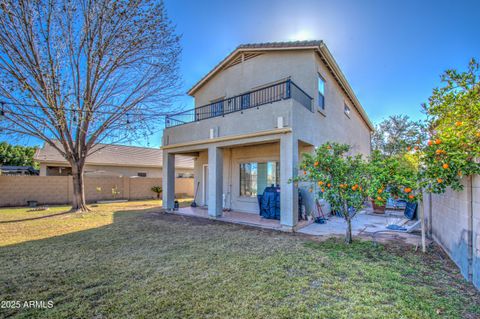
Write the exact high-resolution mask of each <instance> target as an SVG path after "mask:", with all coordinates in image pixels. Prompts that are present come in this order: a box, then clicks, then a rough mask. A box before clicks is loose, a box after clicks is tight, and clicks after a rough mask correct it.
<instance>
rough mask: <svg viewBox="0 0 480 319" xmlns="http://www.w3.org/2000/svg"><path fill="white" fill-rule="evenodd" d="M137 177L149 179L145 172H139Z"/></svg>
mask: <svg viewBox="0 0 480 319" xmlns="http://www.w3.org/2000/svg"><path fill="white" fill-rule="evenodd" d="M137 176H138V177H147V173H145V172H138V173H137Z"/></svg>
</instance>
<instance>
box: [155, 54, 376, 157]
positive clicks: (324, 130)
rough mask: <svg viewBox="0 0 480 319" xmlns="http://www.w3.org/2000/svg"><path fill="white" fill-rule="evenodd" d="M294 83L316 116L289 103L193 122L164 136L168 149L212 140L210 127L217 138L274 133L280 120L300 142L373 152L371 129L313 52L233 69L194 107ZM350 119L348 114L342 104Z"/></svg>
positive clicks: (199, 93) (260, 60)
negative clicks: (321, 89) (321, 92)
mask: <svg viewBox="0 0 480 319" xmlns="http://www.w3.org/2000/svg"><path fill="white" fill-rule="evenodd" d="M318 74H320V75H321V76H322V77H323V78H324V79H325V82H326V83H325V105H326V106H325V111H323V112H322V113H320V112H319V111H317V105H318V101H317V98H318V94H317V76H318ZM289 77H290V78H291V79H292V80H293V82H294V83H296V84H297V85H298V86H299V87H300V88H302V89H303V90H305V91H306V92H307V93H308V94H309V95H310V96H312V97H313V98H314V101H313V105H314V112H310V111H308V110H307V109H306V108H305V107H303V106H302V105H301V104H299V103H298V102H297V101H295V100H293V99H290V100H284V101H280V102H275V103H272V104H267V105H263V106H260V108H259V109H257V108H253V109H249V110H245V111H243V112H236V113H232V114H228V115H226V116H225V117H216V118H212V119H207V120H202V121H200V122H196V123H190V124H186V125H182V126H178V127H172V128H168V129H166V130H165V131H164V136H165V139H164V145H167V144H168V145H172V144H176V143H184V142H188V141H194V140H202V139H208V137H209V131H210V129H212V128H215V129H218V134H219V135H218V136H219V137H222V136H229V135H236V134H248V133H252V132H258V131H263V130H269V129H274V128H276V125H277V118H278V117H283V118H284V125H285V126H288V127H291V128H292V129H293V132H294V134H295V135H296V137H297V138H298V139H300V140H302V141H305V142H307V143H310V144H312V145H315V146H318V145H321V144H323V143H325V142H326V141H336V142H339V143H347V144H350V145H351V146H352V151H353V153H362V154H364V155H368V154H369V153H370V129H369V128H368V126H367V124H366V123H365V121H364V120H363V119H362V117H361V116H360V113H359V112H358V111H357V110H356V108H355V107H354V106H353V105H352V103H351V102H350V101H349V99H348V97H347V95H346V94H345V93H344V92H343V90H342V89H341V87H340V86H339V84H338V83H337V82H336V80H335V79H334V77H333V76H332V75H331V73H330V72H329V71H328V69H327V68H326V66H325V65H324V64H323V62H322V61H321V60H320V58H319V57H318V55H317V53H315V52H314V51H313V50H310V51H309V50H299V51H276V52H268V53H264V54H263V55H261V56H258V57H255V58H253V59H250V60H247V61H245V62H243V63H240V64H237V65H234V66H232V67H230V68H227V69H226V70H223V71H222V72H220V73H218V74H217V75H215V76H214V77H212V78H211V79H210V80H209V81H208V82H207V83H206V84H205V85H203V86H202V87H201V88H200V89H199V90H198V91H197V92H196V93H195V105H196V106H197V107H198V106H202V105H205V104H208V103H211V101H212V100H215V99H218V98H220V97H232V96H235V95H238V94H240V93H244V92H247V91H249V90H252V89H255V88H257V87H258V86H263V85H266V84H269V83H272V82H275V81H279V80H282V79H286V78H289ZM345 104H347V105H348V106H349V107H350V110H351V112H350V115H349V116H347V115H345V113H344V105H345Z"/></svg>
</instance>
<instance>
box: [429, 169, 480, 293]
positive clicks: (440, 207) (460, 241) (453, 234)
mask: <svg viewBox="0 0 480 319" xmlns="http://www.w3.org/2000/svg"><path fill="white" fill-rule="evenodd" d="M463 186H464V189H463V191H461V192H455V191H453V190H451V189H448V190H447V191H446V192H445V193H444V194H431V195H430V194H426V195H425V196H424V212H425V218H426V225H427V227H428V233H429V234H430V235H431V237H432V238H433V239H434V240H435V241H436V242H437V243H439V244H440V245H441V246H442V247H443V249H444V250H445V251H446V252H447V253H448V255H449V256H450V258H451V259H452V260H453V261H454V262H455V264H457V266H458V267H459V268H460V271H461V273H462V275H463V276H464V277H465V278H466V279H467V280H470V281H472V282H473V284H474V285H475V286H476V287H477V288H479V289H480V176H473V177H472V178H465V179H464V180H463Z"/></svg>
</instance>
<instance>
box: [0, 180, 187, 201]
mask: <svg viewBox="0 0 480 319" xmlns="http://www.w3.org/2000/svg"><path fill="white" fill-rule="evenodd" d="M156 185H158V186H161V185H162V179H161V178H143V177H137V178H130V177H104V176H102V177H98V176H96V177H94V176H87V177H85V197H86V200H87V201H88V202H95V201H97V200H108V199H114V198H117V199H129V200H134V199H152V198H156V194H155V193H153V192H152V191H151V190H150V188H151V187H152V186H156ZM113 187H115V188H116V189H117V191H118V192H119V193H118V195H116V196H115V197H114V196H113V195H112V188H113ZM175 189H176V194H178V195H183V194H186V195H188V196H190V197H192V196H193V178H177V179H176V180H175ZM28 200H36V201H38V203H39V204H41V205H43V204H68V203H70V202H71V200H72V177H71V176H0V207H2V206H24V205H27V201H28Z"/></svg>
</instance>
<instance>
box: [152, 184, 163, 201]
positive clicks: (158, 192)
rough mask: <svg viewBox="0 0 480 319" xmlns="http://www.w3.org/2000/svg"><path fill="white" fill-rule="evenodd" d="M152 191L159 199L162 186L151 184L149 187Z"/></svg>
mask: <svg viewBox="0 0 480 319" xmlns="http://www.w3.org/2000/svg"><path fill="white" fill-rule="evenodd" d="M151 190H152V192H154V193H157V199H160V194H161V193H162V187H161V186H158V185H157V186H152V188H151Z"/></svg>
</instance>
